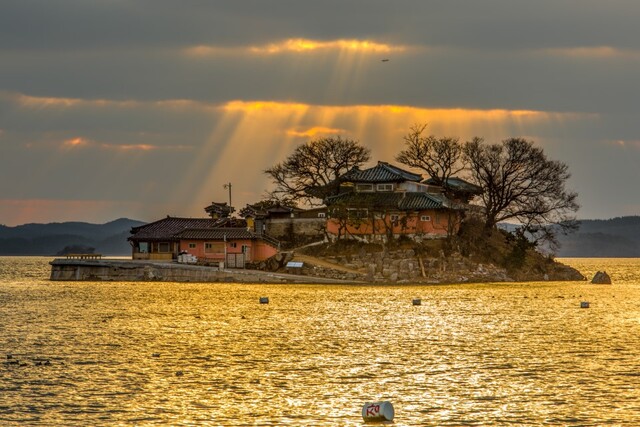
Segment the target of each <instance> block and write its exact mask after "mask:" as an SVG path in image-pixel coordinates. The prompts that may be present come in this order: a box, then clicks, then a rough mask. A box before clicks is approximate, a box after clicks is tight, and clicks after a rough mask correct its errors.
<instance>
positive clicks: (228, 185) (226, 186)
mask: <svg viewBox="0 0 640 427" xmlns="http://www.w3.org/2000/svg"><path fill="white" fill-rule="evenodd" d="M223 187H224V188H228V189H229V207H231V183H228V184H224V185H223Z"/></svg>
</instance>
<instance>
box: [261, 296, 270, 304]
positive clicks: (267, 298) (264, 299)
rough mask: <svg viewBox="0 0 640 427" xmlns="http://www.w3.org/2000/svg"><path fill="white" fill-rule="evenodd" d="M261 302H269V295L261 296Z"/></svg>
mask: <svg viewBox="0 0 640 427" xmlns="http://www.w3.org/2000/svg"><path fill="white" fill-rule="evenodd" d="M260 304H269V297H260Z"/></svg>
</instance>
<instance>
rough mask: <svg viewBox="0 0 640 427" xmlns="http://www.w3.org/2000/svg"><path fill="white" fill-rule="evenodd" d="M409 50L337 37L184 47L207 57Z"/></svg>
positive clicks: (379, 52)
mask: <svg viewBox="0 0 640 427" xmlns="http://www.w3.org/2000/svg"><path fill="white" fill-rule="evenodd" d="M407 50H409V46H405V45H392V44H388V43H379V42H375V41H372V40H359V39H337V40H312V39H305V38H290V39H285V40H279V41H277V42H274V43H268V44H264V45H254V46H237V47H224V46H215V45H197V46H190V47H188V48H186V49H184V53H185V54H186V55H187V56H192V57H207V56H214V55H220V54H238V53H240V54H242V53H249V54H253V55H277V54H283V53H294V54H303V53H310V52H330V51H336V52H353V53H373V54H382V53H392V52H404V51H407Z"/></svg>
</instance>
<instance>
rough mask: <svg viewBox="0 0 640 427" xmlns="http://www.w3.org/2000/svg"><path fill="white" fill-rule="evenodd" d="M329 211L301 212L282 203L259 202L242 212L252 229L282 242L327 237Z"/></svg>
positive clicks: (306, 210)
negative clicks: (327, 215)
mask: <svg viewBox="0 0 640 427" xmlns="http://www.w3.org/2000/svg"><path fill="white" fill-rule="evenodd" d="M326 214H327V208H326V207H321V208H314V209H300V208H297V207H292V206H286V205H282V204H280V203H273V204H270V203H264V202H263V203H256V204H253V205H247V206H245V207H244V208H242V209H241V210H240V216H241V217H243V218H244V219H245V220H246V221H247V226H248V228H249V229H252V230H254V231H255V232H256V233H258V234H267V235H269V236H273V237H274V238H277V239H279V240H285V241H289V242H291V241H300V240H301V239H302V240H305V239H307V240H317V239H318V238H322V237H323V236H324V228H325V222H326Z"/></svg>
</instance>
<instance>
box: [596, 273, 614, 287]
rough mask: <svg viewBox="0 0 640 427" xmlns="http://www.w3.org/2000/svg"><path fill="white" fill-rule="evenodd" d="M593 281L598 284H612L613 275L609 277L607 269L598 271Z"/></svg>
mask: <svg viewBox="0 0 640 427" xmlns="http://www.w3.org/2000/svg"><path fill="white" fill-rule="evenodd" d="M591 283H594V284H597V285H610V284H611V277H609V275H608V274H607V272H606V271H598V272H597V273H596V274H595V276H593V279H592V280H591Z"/></svg>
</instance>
